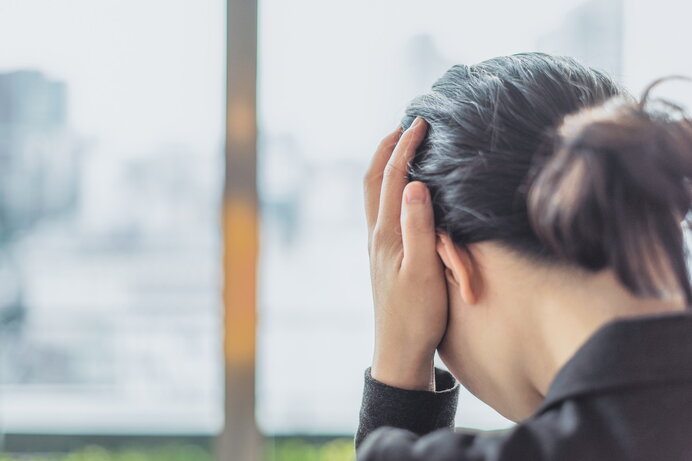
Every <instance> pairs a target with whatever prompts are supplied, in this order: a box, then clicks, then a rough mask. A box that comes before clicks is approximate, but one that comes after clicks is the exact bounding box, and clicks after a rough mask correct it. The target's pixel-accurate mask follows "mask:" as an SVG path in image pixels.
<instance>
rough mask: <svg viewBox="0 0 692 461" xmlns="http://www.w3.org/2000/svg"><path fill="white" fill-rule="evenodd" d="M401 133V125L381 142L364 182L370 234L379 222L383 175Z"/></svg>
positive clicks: (366, 216)
mask: <svg viewBox="0 0 692 461" xmlns="http://www.w3.org/2000/svg"><path fill="white" fill-rule="evenodd" d="M401 132H402V126H401V124H399V125H398V126H397V128H396V129H395V130H394V131H393V132H391V133H390V134H388V135H387V136H386V137H385V138H384V139H382V141H380V144H379V145H378V146H377V150H376V151H375V155H374V156H373V158H372V160H371V161H370V166H369V167H368V171H367V172H366V174H365V178H364V180H363V189H364V192H365V194H364V195H365V218H366V220H367V223H368V232H372V229H373V227H375V223H376V222H377V210H378V208H379V203H380V190H381V189H382V173H383V170H384V167H385V165H387V162H388V161H389V157H390V156H391V155H392V152H393V151H394V147H395V146H396V143H397V141H399V137H400V136H401Z"/></svg>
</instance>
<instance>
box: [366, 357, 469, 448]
mask: <svg viewBox="0 0 692 461" xmlns="http://www.w3.org/2000/svg"><path fill="white" fill-rule="evenodd" d="M459 388H460V385H459V382H457V380H456V379H455V378H454V376H452V374H451V373H449V372H448V371H446V370H443V369H441V368H437V367H435V391H422V390H408V389H401V388H398V387H393V386H389V385H387V384H384V383H382V382H380V381H377V380H376V379H374V378H373V377H372V375H371V374H370V368H369V367H368V368H367V369H366V370H365V387H364V391H363V402H362V405H361V410H360V424H359V427H358V433H357V434H356V445H357V444H358V442H359V441H360V440H362V439H363V438H364V437H365V436H366V435H367V434H368V433H369V432H371V431H372V430H374V429H376V428H378V427H381V426H392V427H398V428H402V429H407V430H409V431H412V432H414V433H416V434H418V435H424V434H427V433H429V432H432V431H434V430H436V429H440V428H444V427H448V428H454V416H455V415H456V410H457V402H458V399H459Z"/></svg>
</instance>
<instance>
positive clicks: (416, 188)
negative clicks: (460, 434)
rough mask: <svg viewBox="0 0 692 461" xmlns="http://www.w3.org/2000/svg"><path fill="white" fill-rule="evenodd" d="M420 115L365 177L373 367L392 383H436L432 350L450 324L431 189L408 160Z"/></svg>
mask: <svg viewBox="0 0 692 461" xmlns="http://www.w3.org/2000/svg"><path fill="white" fill-rule="evenodd" d="M426 131H427V123H426V122H425V120H423V119H422V118H420V117H418V118H416V120H415V121H414V122H413V124H412V125H411V127H410V128H409V129H408V130H406V131H405V132H404V133H403V134H401V126H400V127H399V128H398V129H397V130H396V131H395V132H393V133H391V134H389V135H388V136H387V137H385V138H384V139H383V140H382V141H381V142H380V145H379V146H378V148H377V151H376V152H375V156H374V157H373V159H372V162H371V164H370V168H369V169H368V172H367V174H366V176H365V179H364V188H365V211H366V215H367V222H368V236H369V238H368V253H369V255H370V277H371V281H372V292H373V301H374V307H375V351H374V356H373V364H372V368H371V375H372V377H373V378H374V379H376V380H378V381H380V382H383V383H385V384H388V385H390V386H395V387H400V388H404V389H419V390H434V389H435V384H434V370H433V358H434V356H435V349H437V346H438V344H439V343H440V340H441V339H442V336H443V335H444V333H445V330H446V327H447V285H446V281H445V279H444V271H443V266H442V262H441V260H440V258H439V256H438V254H437V251H436V249H435V247H436V240H437V236H436V233H435V224H434V217H433V210H432V205H431V201H430V193H429V191H428V189H427V187H425V185H424V184H423V183H422V182H419V181H413V182H411V183H408V184H407V175H406V172H407V167H408V163H409V162H410V161H411V159H412V158H413V155H414V154H415V152H416V149H417V147H418V145H419V144H420V143H421V141H422V140H423V138H424V137H425V134H426Z"/></svg>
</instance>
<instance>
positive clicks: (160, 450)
mask: <svg viewBox="0 0 692 461" xmlns="http://www.w3.org/2000/svg"><path fill="white" fill-rule="evenodd" d="M354 459H355V453H354V450H353V439H334V440H331V441H328V442H323V443H311V442H308V441H306V440H303V439H299V438H296V439H288V440H281V441H268V442H267V444H266V446H265V460H266V461H353V460H354ZM0 461H215V460H214V456H213V454H212V453H211V452H210V451H209V450H206V449H204V448H201V447H198V446H194V445H180V444H171V445H165V446H161V447H156V448H131V449H124V450H107V449H105V448H101V447H97V446H89V447H84V448H82V449H80V450H77V451H74V452H72V453H67V454H17V455H10V454H3V453H0Z"/></svg>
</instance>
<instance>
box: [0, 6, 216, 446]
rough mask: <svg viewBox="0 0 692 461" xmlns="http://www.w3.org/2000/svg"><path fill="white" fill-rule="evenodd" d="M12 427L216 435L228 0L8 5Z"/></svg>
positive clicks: (4, 104)
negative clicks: (226, 10) (219, 232)
mask: <svg viewBox="0 0 692 461" xmlns="http://www.w3.org/2000/svg"><path fill="white" fill-rule="evenodd" d="M0 42H1V43H3V44H5V45H4V46H3V52H2V53H1V54H0V164H1V165H2V167H1V168H0V175H1V177H0V239H1V242H0V287H2V288H0V319H1V321H2V330H1V331H2V335H1V336H0V341H1V343H0V351H2V354H1V355H0V391H1V400H0V414H1V415H2V426H3V430H4V431H6V432H56V431H57V432H61V433H92V432H93V433H118V432H124V433H138V432H148V433H151V432H153V433H167V432H175V433H181V432H183V433H214V432H216V431H218V430H219V429H220V426H221V421H222V401H223V400H222V385H221V384H222V373H221V366H222V360H221V356H220V354H221V347H220V336H221V334H220V331H219V328H220V322H219V319H220V313H221V301H220V290H219V284H220V277H219V261H220V257H219V241H220V239H219V235H218V228H219V225H218V222H219V216H218V213H219V201H220V196H221V185H222V179H223V168H222V166H223V136H222V133H223V123H224V122H223V120H224V107H223V104H224V71H225V67H224V66H225V63H224V56H225V52H224V46H225V2H224V1H223V0H207V1H204V2H188V1H183V0H175V1H171V0H154V1H147V2H137V1H132V0H127V1H122V0H120V1H99V2H91V1H86V0H70V1H60V2H55V1H49V0H26V1H21V2H9V3H4V4H3V5H2V6H0Z"/></svg>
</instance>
